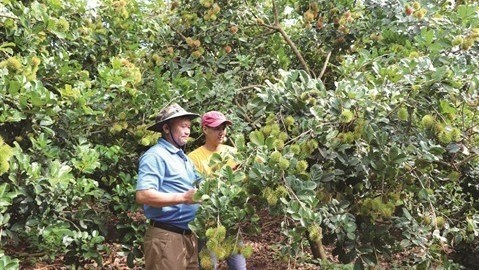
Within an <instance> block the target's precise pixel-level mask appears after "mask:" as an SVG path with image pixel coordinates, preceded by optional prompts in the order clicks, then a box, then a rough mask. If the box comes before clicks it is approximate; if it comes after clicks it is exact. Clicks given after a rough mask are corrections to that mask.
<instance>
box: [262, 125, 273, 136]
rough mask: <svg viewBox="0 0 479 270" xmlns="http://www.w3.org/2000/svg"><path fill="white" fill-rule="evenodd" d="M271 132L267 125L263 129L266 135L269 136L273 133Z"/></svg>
mask: <svg viewBox="0 0 479 270" xmlns="http://www.w3.org/2000/svg"><path fill="white" fill-rule="evenodd" d="M271 130H272V128H271V126H270V125H266V126H264V127H263V129H262V132H263V134H264V135H266V136H268V135H269V134H270V133H271Z"/></svg>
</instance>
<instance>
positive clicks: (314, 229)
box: [308, 225, 322, 242]
mask: <svg viewBox="0 0 479 270" xmlns="http://www.w3.org/2000/svg"><path fill="white" fill-rule="evenodd" d="M308 233H309V239H311V240H312V241H315V242H316V241H319V240H321V238H322V236H321V231H320V228H319V227H318V226H316V225H311V226H310V227H309V228H308Z"/></svg>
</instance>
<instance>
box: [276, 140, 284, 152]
mask: <svg viewBox="0 0 479 270" xmlns="http://www.w3.org/2000/svg"><path fill="white" fill-rule="evenodd" d="M273 146H274V148H276V149H278V150H282V149H283V148H284V141H283V140H280V139H278V140H274V142H273Z"/></svg>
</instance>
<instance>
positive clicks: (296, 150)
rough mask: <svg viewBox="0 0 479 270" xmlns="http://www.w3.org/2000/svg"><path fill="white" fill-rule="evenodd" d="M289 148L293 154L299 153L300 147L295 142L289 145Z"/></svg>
mask: <svg viewBox="0 0 479 270" xmlns="http://www.w3.org/2000/svg"><path fill="white" fill-rule="evenodd" d="M289 149H290V150H291V152H292V153H293V154H295V155H297V154H299V153H300V152H301V147H300V146H299V145H297V144H293V145H291V146H290V148H289Z"/></svg>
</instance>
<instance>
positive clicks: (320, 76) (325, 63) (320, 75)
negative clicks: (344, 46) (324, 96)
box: [318, 51, 332, 79]
mask: <svg viewBox="0 0 479 270" xmlns="http://www.w3.org/2000/svg"><path fill="white" fill-rule="evenodd" d="M331 52H332V51H329V53H328V55H327V56H326V60H325V61H324V65H323V69H321V73H319V77H318V79H321V78H322V77H323V75H324V72H325V71H326V67H327V66H328V63H329V58H330V57H331Z"/></svg>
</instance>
